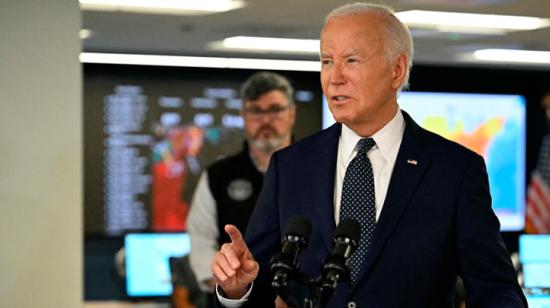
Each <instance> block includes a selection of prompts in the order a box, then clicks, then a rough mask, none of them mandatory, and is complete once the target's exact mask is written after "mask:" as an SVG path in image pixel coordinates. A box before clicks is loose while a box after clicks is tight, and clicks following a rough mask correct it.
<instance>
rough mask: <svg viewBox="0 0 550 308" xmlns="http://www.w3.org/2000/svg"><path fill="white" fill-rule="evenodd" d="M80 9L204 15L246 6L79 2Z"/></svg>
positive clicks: (218, 1) (208, 0)
mask: <svg viewBox="0 0 550 308" xmlns="http://www.w3.org/2000/svg"><path fill="white" fill-rule="evenodd" d="M79 2H80V8H81V9H83V10H92V11H120V12H130V13H146V14H169V15H204V14H211V13H219V12H226V11H230V10H235V9H238V8H241V7H243V6H244V1H242V0H79Z"/></svg>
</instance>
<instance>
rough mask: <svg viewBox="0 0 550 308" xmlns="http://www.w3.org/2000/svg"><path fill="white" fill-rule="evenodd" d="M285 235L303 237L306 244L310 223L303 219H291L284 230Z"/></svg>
mask: <svg viewBox="0 0 550 308" xmlns="http://www.w3.org/2000/svg"><path fill="white" fill-rule="evenodd" d="M283 234H285V235H297V236H300V237H303V238H304V239H305V240H306V242H307V241H308V240H309V235H310V234H311V222H310V221H309V220H308V219H307V218H305V217H299V216H295V217H291V218H290V219H289V220H288V222H287V224H286V228H285V232H284V233H283Z"/></svg>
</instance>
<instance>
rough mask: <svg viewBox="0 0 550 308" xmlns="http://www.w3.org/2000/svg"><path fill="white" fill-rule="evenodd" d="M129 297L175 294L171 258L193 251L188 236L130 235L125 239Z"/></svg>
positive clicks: (127, 291)
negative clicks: (173, 292) (173, 291)
mask: <svg viewBox="0 0 550 308" xmlns="http://www.w3.org/2000/svg"><path fill="white" fill-rule="evenodd" d="M124 249H125V254H126V256H125V266H126V294H127V295H128V296H129V297H163V296H169V295H170V294H172V281H171V273H170V264H169V259H170V257H181V256H185V255H187V254H188V253H189V252H190V251H191V241H190V239H189V235H188V234H187V233H129V234H126V235H125V237H124Z"/></svg>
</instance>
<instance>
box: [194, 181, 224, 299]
mask: <svg viewBox="0 0 550 308" xmlns="http://www.w3.org/2000/svg"><path fill="white" fill-rule="evenodd" d="M208 183H209V182H208V172H206V171H203V172H202V174H201V176H200V178H199V181H198V183H197V187H196V188H195V193H194V194H193V199H192V201H191V209H190V210H189V216H188V217H187V232H189V235H190V238H191V253H190V254H189V264H190V265H191V269H193V272H194V273H195V276H196V278H197V282H198V284H199V287H200V288H201V290H203V291H205V292H212V288H211V287H210V286H208V285H207V284H205V282H206V281H208V280H210V279H212V270H211V269H210V261H212V258H214V255H215V254H216V252H217V251H218V249H219V245H218V240H217V239H218V237H219V235H220V231H219V230H218V223H217V221H218V211H217V209H216V200H215V199H214V196H212V192H211V191H210V187H209V185H208Z"/></svg>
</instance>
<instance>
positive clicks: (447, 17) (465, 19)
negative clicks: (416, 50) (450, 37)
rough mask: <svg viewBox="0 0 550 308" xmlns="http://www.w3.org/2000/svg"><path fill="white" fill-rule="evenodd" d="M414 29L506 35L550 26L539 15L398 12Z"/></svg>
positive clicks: (549, 23)
mask: <svg viewBox="0 0 550 308" xmlns="http://www.w3.org/2000/svg"><path fill="white" fill-rule="evenodd" d="M396 15H397V17H398V18H399V19H400V20H401V21H402V22H404V23H406V24H407V25H408V26H410V27H412V28H415V27H416V28H425V29H435V30H438V31H441V32H459V33H483V34H505V33H507V32H512V31H525V30H535V29H539V28H544V27H548V26H550V20H549V19H544V18H538V17H526V16H510V15H494V14H470V13H456V12H438V11H424V10H411V11H403V12H399V13H397V14H396Z"/></svg>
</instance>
